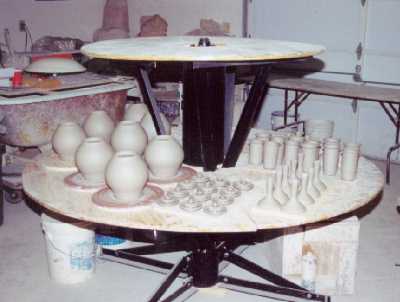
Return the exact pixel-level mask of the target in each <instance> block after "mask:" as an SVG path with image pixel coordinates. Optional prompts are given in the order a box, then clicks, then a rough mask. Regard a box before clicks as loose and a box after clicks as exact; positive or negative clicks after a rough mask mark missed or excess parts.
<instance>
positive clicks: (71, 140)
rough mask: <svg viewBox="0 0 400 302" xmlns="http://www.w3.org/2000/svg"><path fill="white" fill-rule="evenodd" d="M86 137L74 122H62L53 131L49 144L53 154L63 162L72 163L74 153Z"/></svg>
mask: <svg viewBox="0 0 400 302" xmlns="http://www.w3.org/2000/svg"><path fill="white" fill-rule="evenodd" d="M85 137H86V135H85V132H84V131H83V129H82V128H81V127H80V126H79V125H78V124H77V123H74V122H64V123H61V124H59V125H58V127H57V129H56V131H54V134H53V137H52V139H51V143H52V145H53V149H54V152H56V153H57V154H58V156H59V157H60V158H61V159H62V160H65V161H73V160H74V157H75V152H76V150H77V149H78V147H79V145H80V144H81V143H82V142H83V140H84V139H85Z"/></svg>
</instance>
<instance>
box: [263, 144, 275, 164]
mask: <svg viewBox="0 0 400 302" xmlns="http://www.w3.org/2000/svg"><path fill="white" fill-rule="evenodd" d="M278 152H279V143H277V142H274V141H267V142H265V143H264V150H263V166H264V169H275V167H276V161H277V159H278Z"/></svg>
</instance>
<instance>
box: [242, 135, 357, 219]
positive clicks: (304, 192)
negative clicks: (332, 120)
mask: <svg viewBox="0 0 400 302" xmlns="http://www.w3.org/2000/svg"><path fill="white" fill-rule="evenodd" d="M260 145H261V146H260ZM249 155H250V157H249V162H250V163H251V164H253V165H254V164H260V163H262V164H263V166H264V168H265V169H268V170H271V172H273V176H271V177H269V179H268V180H267V187H266V197H265V198H264V199H263V200H262V201H260V203H259V206H260V207H261V208H264V209H269V210H279V211H281V210H282V211H284V212H287V213H290V214H301V213H304V212H305V211H306V209H307V208H308V207H310V206H312V205H313V204H314V203H315V202H316V201H317V200H318V199H319V198H320V196H321V194H322V193H323V192H324V191H325V190H326V189H327V186H326V184H325V183H324V182H323V181H322V174H324V175H325V176H328V177H336V176H337V175H338V176H339V177H340V178H341V179H342V180H345V181H353V180H355V179H356V176H357V170H358V160H359V156H360V145H359V144H353V143H348V144H342V143H341V142H340V140H339V139H336V138H326V139H324V140H323V141H322V142H321V141H316V140H313V139H310V138H309V137H307V136H306V137H304V136H302V133H301V132H298V133H296V134H290V133H279V132H273V133H268V132H265V133H259V134H257V135H256V139H255V140H253V141H252V142H251V144H250V154H249Z"/></svg>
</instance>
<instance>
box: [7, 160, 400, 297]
mask: <svg viewBox="0 0 400 302" xmlns="http://www.w3.org/2000/svg"><path fill="white" fill-rule="evenodd" d="M376 163H377V165H378V166H379V167H380V168H381V169H382V171H383V167H384V165H383V163H382V162H376ZM399 179H400V166H393V169H392V185H391V186H386V187H385V189H384V194H383V198H382V200H381V201H380V202H379V203H378V204H377V206H376V207H375V208H374V209H373V210H372V211H371V212H370V213H369V214H367V215H366V216H364V217H363V218H362V219H361V233H360V246H359V254H358V268H357V277H356V293H355V294H354V295H351V296H338V297H333V301H335V302H349V301H360V302H398V301H400V267H396V266H395V264H396V263H399V264H400V215H398V214H397V212H396V209H395V206H396V204H397V198H398V196H399V193H400V183H399ZM4 210H5V223H4V225H3V226H1V227H0V255H1V257H0V301H2V302H15V301H23V302H50V301H51V302H54V301H57V302H67V301H68V302H71V301H96V302H103V301H104V302H105V301H107V302H109V301H113V302H128V301H129V302H132V301H145V300H146V298H147V297H148V296H149V295H150V294H151V293H152V291H153V290H154V289H155V288H156V287H157V285H158V284H159V282H160V281H161V280H162V278H163V275H161V274H156V273H154V272H150V271H146V270H139V269H136V268H132V267H129V266H125V265H120V264H116V263H110V262H105V261H101V260H100V261H98V263H97V271H96V273H95V275H94V277H93V278H92V279H91V280H89V281H87V282H85V283H83V284H80V285H73V286H65V285H59V284H56V283H55V282H53V281H51V280H50V279H49V276H48V271H47V263H46V254H45V245H44V239H43V235H42V232H41V228H40V217H39V216H38V214H36V213H35V212H34V211H32V210H31V209H30V208H29V207H28V206H27V205H26V204H25V203H20V204H8V203H6V204H5V209H4ZM260 249H262V246H255V247H251V248H249V249H248V250H246V252H245V253H246V254H247V255H252V257H253V258H254V257H258V256H257V255H260V254H262V252H263V251H262V250H260ZM169 257H171V258H177V257H176V255H171V256H169ZM253 260H254V259H253ZM228 269H230V267H228ZM240 274H241V273H240V272H239V271H238V277H240ZM188 301H193V302H196V301H202V302H204V301H229V302H233V301H277V300H273V299H269V298H264V297H258V296H248V295H245V294H243V293H239V292H233V291H229V290H225V289H212V290H202V291H198V292H197V293H195V294H194V295H192V296H191V297H190V298H188Z"/></svg>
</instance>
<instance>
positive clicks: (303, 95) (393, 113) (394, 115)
mask: <svg viewBox="0 0 400 302" xmlns="http://www.w3.org/2000/svg"><path fill="white" fill-rule="evenodd" d="M277 89H283V90H284V91H285V92H284V94H285V96H284V108H283V117H284V118H283V119H284V126H288V125H289V124H288V123H287V122H288V114H289V110H290V109H291V108H292V107H294V119H295V123H299V122H300V121H299V120H298V116H299V107H300V106H301V105H302V104H303V103H304V101H305V100H306V99H307V98H308V97H309V96H310V95H311V94H317V95H323V94H318V93H314V92H310V91H300V90H297V89H293V88H277ZM290 91H292V92H294V96H293V99H291V100H289V92H290ZM337 97H341V98H349V99H352V100H353V102H354V103H353V104H354V106H353V108H354V110H355V108H356V106H357V101H358V100H361V99H358V98H351V97H344V96H342V95H340V96H337ZM366 101H369V102H378V103H379V105H380V106H381V107H382V109H383V110H384V112H385V113H386V115H387V116H388V117H389V119H390V121H391V122H392V124H393V125H394V127H395V128H396V135H395V140H394V145H393V146H391V147H389V149H388V151H387V154H386V183H387V184H390V163H391V156H392V153H393V152H394V151H396V150H397V149H400V103H397V102H388V101H382V100H376V101H373V100H366Z"/></svg>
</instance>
